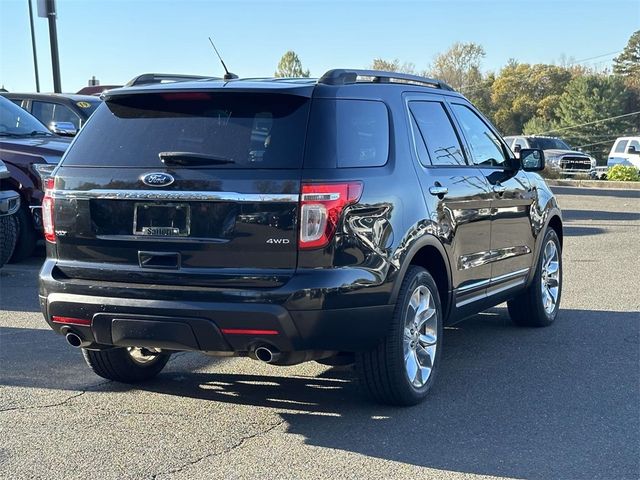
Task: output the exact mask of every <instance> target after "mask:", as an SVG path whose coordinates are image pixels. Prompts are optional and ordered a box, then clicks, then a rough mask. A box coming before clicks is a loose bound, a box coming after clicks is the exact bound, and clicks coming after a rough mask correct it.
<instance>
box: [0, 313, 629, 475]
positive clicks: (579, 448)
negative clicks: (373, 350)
mask: <svg viewBox="0 0 640 480" xmlns="http://www.w3.org/2000/svg"><path fill="white" fill-rule="evenodd" d="M639 327H640V314H638V313H637V312H610V311H588V310H569V309H567V310H561V313H560V316H559V318H558V320H557V322H556V323H555V324H554V325H553V326H552V327H550V328H546V329H527V328H517V327H514V326H513V325H512V324H511V322H510V320H509V318H508V315H507V314H506V310H505V309H501V308H497V309H492V310H491V311H489V312H485V313H483V314H480V315H476V316H474V317H472V318H470V319H468V320H466V321H464V322H462V323H460V324H458V325H456V326H454V327H450V328H447V329H446V330H445V335H444V350H443V356H442V359H441V368H440V372H439V377H438V379H437V380H436V382H435V385H434V387H433V389H432V391H431V392H430V394H429V396H428V398H427V399H426V401H425V402H424V403H422V404H420V405H418V406H415V407H411V408H392V407H386V406H380V405H377V404H374V403H372V402H371V401H370V400H368V399H367V398H366V397H364V396H363V395H362V394H361V393H360V390H359V388H358V385H357V382H356V381H355V376H354V374H353V372H352V371H351V370H349V369H345V368H329V369H327V370H326V371H324V372H323V373H321V374H320V375H317V376H298V375H295V373H296V372H297V371H300V370H296V369H298V368H299V367H291V368H290V369H289V368H286V367H284V368H283V367H272V368H271V367H268V368H266V370H265V367H263V366H258V367H259V368H258V370H259V371H267V372H269V373H268V374H267V375H258V374H255V375H253V374H251V375H247V374H233V373H219V374H218V373H189V372H188V371H183V370H181V369H180V368H177V367H184V366H185V365H184V364H192V366H193V365H194V364H193V361H195V362H196V364H195V367H196V368H197V367H198V363H197V362H205V363H206V362H217V361H218V360H216V359H210V358H208V357H204V356H202V359H201V360H200V356H188V355H187V356H182V357H179V358H178V359H176V360H177V361H172V362H171V363H170V364H169V369H168V371H167V372H166V373H165V372H163V373H162V374H161V375H160V376H159V377H158V378H157V379H155V380H153V381H150V382H147V383H144V384H141V385H137V386H136V387H135V388H136V389H140V390H145V391H147V392H157V393H160V394H163V395H175V396H180V397H191V398H195V399H199V400H205V401H210V402H221V403H226V404H240V405H248V406H255V407H259V408H269V409H274V410H275V411H276V412H277V413H278V414H279V415H280V416H281V418H282V419H283V420H284V421H285V422H286V425H287V433H290V434H295V435H300V436H302V437H303V438H304V441H305V443H306V444H308V445H313V446H319V447H326V448H332V449H339V450H343V451H348V452H355V453H359V454H362V455H366V456H370V457H375V458H382V459H386V460H391V461H395V462H402V463H406V464H410V465H416V466H424V467H430V468H434V469H439V470H447V471H456V472H465V473H474V474H483V475H495V476H508V477H518V478H550V477H551V478H552V477H557V472H562V476H563V477H564V478H598V477H602V478H637V474H638V471H639V469H640V465H639V463H638V462H639V460H638V459H639V458H640V456H639V455H638V453H639V452H638V450H639V447H638V445H640V442H639V438H638V437H639V435H640V434H639V432H640V422H639V419H640V388H639V387H640V385H639V376H638V375H639V374H638V368H637V366H638V362H639V361H640V348H639ZM57 340H60V339H59V338H57V337H55V335H54V334H53V333H52V332H50V331H48V330H36V329H20V328H7V327H3V328H0V342H1V343H0V365H2V369H1V370H2V371H0V386H4V385H18V386H24V387H33V388H53V389H73V388H78V389H81V388H82V389H86V388H87V387H88V386H89V387H91V385H95V384H96V383H97V377H95V376H93V375H92V374H91V373H90V371H89V370H88V369H87V368H86V366H85V365H84V362H83V361H82V358H81V356H80V355H79V352H78V351H76V350H73V349H71V348H64V346H62V347H61V345H60V342H58V341H57ZM61 365H64V368H61ZM196 368H194V370H195V369H196ZM61 370H63V372H64V375H60V372H61ZM178 372H179V373H178ZM271 372H272V373H271ZM128 388H129V387H128V386H123V385H118V384H115V383H109V384H103V385H101V386H100V387H99V389H100V390H101V391H107V392H108V391H125V390H127V389H128ZM603 466H606V468H603Z"/></svg>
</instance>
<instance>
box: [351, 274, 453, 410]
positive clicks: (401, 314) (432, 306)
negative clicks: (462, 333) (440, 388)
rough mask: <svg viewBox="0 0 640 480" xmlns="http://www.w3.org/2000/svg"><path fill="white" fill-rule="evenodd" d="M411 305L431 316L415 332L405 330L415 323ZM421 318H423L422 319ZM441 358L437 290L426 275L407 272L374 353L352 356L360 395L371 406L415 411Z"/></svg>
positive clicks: (439, 306)
mask: <svg viewBox="0 0 640 480" xmlns="http://www.w3.org/2000/svg"><path fill="white" fill-rule="evenodd" d="M418 300H419V302H418ZM412 303H413V304H415V303H418V305H417V306H418V307H422V308H421V309H422V312H429V311H432V313H431V315H428V314H427V316H426V321H424V320H423V322H424V323H423V324H422V325H421V327H420V328H419V329H417V330H415V331H414V330H413V329H412V330H409V326H415V323H413V322H415V321H416V319H419V317H418V316H417V315H416V309H415V308H414V307H413V306H412ZM418 311H420V310H418ZM422 317H423V318H425V315H424V313H423V315H422ZM405 327H406V328H405ZM412 332H413V333H412ZM416 332H417V333H416ZM421 333H423V335H420V334H421ZM427 334H428V335H427ZM434 337H435V338H434ZM441 352H442V306H441V303H440V296H439V294H438V288H437V286H436V283H435V281H434V280H433V277H432V276H431V275H430V274H429V272H427V271H426V270H425V269H424V268H421V267H418V266H411V267H409V270H408V271H407V274H406V276H405V278H404V280H403V281H402V285H401V287H400V293H399V295H398V302H397V304H396V308H395V310H394V313H393V317H392V319H391V322H390V325H389V330H388V333H387V336H386V337H385V338H384V340H383V341H382V342H381V343H380V344H379V345H378V346H377V347H376V348H375V349H373V350H371V351H368V352H364V353H357V354H356V371H357V372H358V376H359V378H360V382H361V384H362V385H363V387H364V389H365V390H366V391H367V393H368V394H369V395H370V396H371V397H373V398H374V399H375V400H376V401H378V402H380V403H384V404H387V405H398V406H409V405H416V404H417V403H419V402H421V401H422V400H423V399H424V398H425V397H426V395H427V393H428V392H429V389H430V388H431V386H432V385H433V382H434V380H435V377H436V373H437V371H438V366H439V361H440V355H441ZM420 367H423V368H420ZM429 367H430V368H429ZM410 370H412V371H413V372H415V374H412V372H411V371H410ZM418 373H419V374H420V378H418V375H417V374H418ZM410 377H411V380H410ZM425 377H426V378H425ZM412 380H415V382H416V383H414V382H413V381H412Z"/></svg>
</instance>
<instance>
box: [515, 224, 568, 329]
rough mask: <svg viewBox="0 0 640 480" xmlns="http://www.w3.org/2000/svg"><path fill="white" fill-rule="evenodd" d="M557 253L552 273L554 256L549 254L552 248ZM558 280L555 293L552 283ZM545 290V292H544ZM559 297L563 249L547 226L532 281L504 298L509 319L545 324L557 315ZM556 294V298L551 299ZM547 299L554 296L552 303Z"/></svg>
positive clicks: (517, 323) (525, 324)
mask: <svg viewBox="0 0 640 480" xmlns="http://www.w3.org/2000/svg"><path fill="white" fill-rule="evenodd" d="M554 249H555V252H556V253H557V257H556V258H557V260H556V261H555V263H556V266H555V273H552V272H553V270H554V268H553V263H554V261H553V259H549V257H548V256H549V255H550V254H552V252H553V250H554ZM556 283H557V289H556V294H555V297H554V295H553V288H555V287H552V286H551V285H553V284H556ZM545 291H546V294H545ZM561 297H562V249H561V247H560V240H559V239H558V235H557V234H556V232H555V230H553V229H552V228H549V229H547V231H546V233H545V235H544V238H543V240H542V250H541V252H540V258H538V263H537V265H536V272H535V275H534V277H533V281H532V282H531V285H529V287H527V289H526V290H525V291H524V292H522V293H521V294H519V295H518V296H517V297H515V298H513V299H511V300H509V301H508V302H507V308H508V310H509V315H510V316H511V320H513V322H514V323H515V324H516V325H519V326H522V327H548V326H549V325H551V324H552V323H553V322H554V321H555V319H556V317H557V316H558V310H559V308H560V299H561ZM554 298H555V300H554ZM548 300H554V301H553V302H552V305H551V304H549V303H545V302H548Z"/></svg>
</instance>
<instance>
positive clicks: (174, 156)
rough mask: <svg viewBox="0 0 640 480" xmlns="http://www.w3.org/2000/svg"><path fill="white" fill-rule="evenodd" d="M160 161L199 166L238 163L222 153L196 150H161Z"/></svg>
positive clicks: (185, 165)
mask: <svg viewBox="0 0 640 480" xmlns="http://www.w3.org/2000/svg"><path fill="white" fill-rule="evenodd" d="M158 156H159V157H160V161H161V162H162V163H164V164H165V165H177V166H184V167H197V166H204V165H225V164H230V163H236V162H235V161H234V160H231V159H230V158H226V157H222V156H220V155H209V154H207V153H196V152H160V153H159V154H158Z"/></svg>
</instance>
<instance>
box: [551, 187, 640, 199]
mask: <svg viewBox="0 0 640 480" xmlns="http://www.w3.org/2000/svg"><path fill="white" fill-rule="evenodd" d="M551 191H553V193H554V194H556V195H580V196H585V195H590V196H595V197H616V198H640V190H630V189H624V188H621V189H615V188H608V189H605V188H593V187H560V186H555V185H554V186H551Z"/></svg>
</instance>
